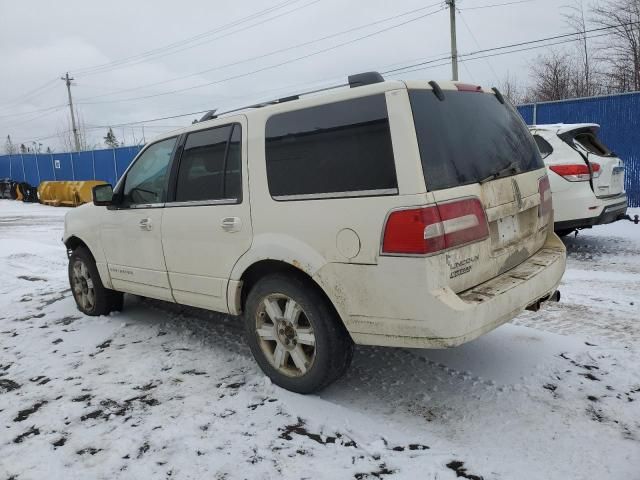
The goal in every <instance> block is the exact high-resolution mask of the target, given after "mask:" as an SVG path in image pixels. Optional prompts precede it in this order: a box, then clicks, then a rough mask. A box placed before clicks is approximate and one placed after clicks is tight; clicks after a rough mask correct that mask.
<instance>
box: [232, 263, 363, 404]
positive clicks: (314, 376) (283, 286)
mask: <svg viewBox="0 0 640 480" xmlns="http://www.w3.org/2000/svg"><path fill="white" fill-rule="evenodd" d="M244 322H245V335H246V339H247V343H248V344H249V347H250V348H251V353H252V354H253V357H254V358H255V359H256V362H258V365H259V366H260V368H261V369H262V370H263V371H264V372H265V373H266V374H267V375H268V376H269V378H271V380H272V381H273V383H275V384H276V385H279V386H281V387H282V388H286V389H287V390H291V391H293V392H297V393H312V392H316V391H318V390H320V389H322V388H324V387H326V386H327V385H329V384H330V383H332V382H334V381H335V380H337V379H338V378H339V377H341V376H342V374H343V373H344V372H345V371H346V369H347V368H348V367H349V365H350V363H351V359H352V357H353V342H352V341H351V337H350V336H349V334H348V332H347V331H346V329H345V328H344V325H343V324H342V322H341V320H340V318H339V317H338V315H337V314H336V312H335V310H334V308H333V306H332V305H331V304H330V303H329V302H328V301H327V299H326V298H325V297H324V296H323V295H322V294H321V293H320V292H319V291H318V290H317V288H316V287H315V286H314V285H312V284H310V282H309V281H308V280H306V279H303V278H301V277H297V276H294V275H284V274H274V275H270V276H268V277H265V278H263V279H261V280H259V281H258V283H257V284H256V285H255V286H254V287H253V288H252V289H251V291H250V292H249V295H248V297H247V301H246V308H245V312H244Z"/></svg>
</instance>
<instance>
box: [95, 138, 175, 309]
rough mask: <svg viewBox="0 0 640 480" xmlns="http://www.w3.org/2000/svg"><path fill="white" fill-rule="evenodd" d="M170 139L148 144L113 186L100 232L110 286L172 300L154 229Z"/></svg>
mask: <svg viewBox="0 0 640 480" xmlns="http://www.w3.org/2000/svg"><path fill="white" fill-rule="evenodd" d="M176 143H177V137H172V138H168V139H165V140H161V141H159V142H156V143H153V144H151V145H149V146H148V147H147V148H146V149H145V150H144V151H143V152H142V153H141V154H140V155H139V156H138V157H137V158H136V160H135V162H134V163H133V164H132V165H131V167H130V168H129V169H128V170H127V172H126V173H125V177H124V178H123V179H122V181H121V182H120V183H119V184H118V186H117V187H116V191H115V195H114V200H115V205H113V206H111V207H109V209H108V210H107V214H106V215H105V221H104V222H103V224H102V227H101V232H100V236H101V243H102V247H103V250H104V254H105V257H106V259H107V264H108V268H109V274H110V276H111V282H112V285H113V288H114V289H115V290H119V291H122V292H128V293H134V294H137V295H142V296H145V297H152V298H158V299H161V300H169V301H173V297H172V296H171V289H170V287H169V280H168V277H167V269H166V265H165V261H164V255H163V252H162V240H161V238H160V232H161V225H162V211H163V207H164V203H165V201H166V197H167V185H168V177H169V170H170V164H171V157H172V155H173V151H174V149H175V145H176Z"/></svg>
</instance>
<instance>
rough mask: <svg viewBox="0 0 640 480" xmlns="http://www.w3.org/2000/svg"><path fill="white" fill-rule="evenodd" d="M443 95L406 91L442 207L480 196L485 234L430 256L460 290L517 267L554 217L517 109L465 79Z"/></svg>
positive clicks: (429, 187) (539, 164)
mask: <svg viewBox="0 0 640 480" xmlns="http://www.w3.org/2000/svg"><path fill="white" fill-rule="evenodd" d="M438 93H439V94H440V96H438V95H436V93H435V91H434V90H431V89H428V88H424V89H410V90H409V97H410V101H411V108H412V111H413V117H414V124H415V128H416V134H417V137H418V145H419V147H420V155H421V159H422V167H423V173H424V177H425V183H426V186H427V190H428V191H430V192H432V193H433V196H434V198H435V201H436V203H437V204H438V206H439V208H440V206H442V205H446V204H448V203H450V202H453V201H459V200H461V199H465V198H472V199H473V198H477V199H479V200H480V202H481V204H482V207H483V208H484V211H485V213H486V218H487V222H488V227H489V232H488V237H487V238H485V239H481V240H479V241H474V242H473V243H469V244H467V245H462V246H457V247H456V248H453V249H449V250H447V251H444V252H442V253H443V255H438V256H436V257H435V258H434V259H432V260H431V261H432V262H435V263H440V264H443V263H445V262H446V266H445V268H444V269H443V270H444V271H445V272H447V274H448V277H449V278H447V279H445V282H446V284H448V285H449V286H450V287H451V288H452V289H453V290H454V291H456V292H459V291H462V290H466V289H468V288H471V287H473V286H475V285H477V284H480V283H482V282H485V281H487V280H489V279H491V278H493V277H495V276H497V275H499V274H501V273H503V272H505V271H507V270H509V269H511V268H513V267H515V266H517V265H519V264H520V263H522V262H523V261H524V260H526V259H527V258H529V257H530V256H532V255H533V254H534V253H536V252H537V251H538V250H539V249H540V248H541V246H542V245H543V244H544V241H545V239H546V237H547V233H548V225H549V223H550V220H551V215H550V208H549V211H548V212H546V213H545V212H543V211H542V205H543V203H544V202H543V201H542V200H543V198H541V185H542V186H543V187H544V189H546V190H548V183H546V182H548V180H547V179H546V176H545V170H544V164H543V162H542V159H541V158H540V153H539V151H538V149H537V148H536V145H535V143H534V140H533V138H532V137H531V135H530V134H529V131H528V129H527V127H526V125H525V124H524V122H523V120H522V119H521V117H520V116H519V115H518V114H517V112H516V111H515V110H514V109H513V107H511V106H510V105H509V104H507V103H504V104H503V103H501V102H500V101H499V99H498V97H497V96H496V95H494V94H493V93H486V92H484V91H482V90H480V89H479V88H475V87H474V88H469V87H468V86H465V85H460V84H458V87H457V89H453V90H451V89H449V90H442V91H440V92H438ZM547 195H549V194H548V193H547ZM549 205H550V203H549ZM541 213H545V215H542V216H541V215H540V214H541Z"/></svg>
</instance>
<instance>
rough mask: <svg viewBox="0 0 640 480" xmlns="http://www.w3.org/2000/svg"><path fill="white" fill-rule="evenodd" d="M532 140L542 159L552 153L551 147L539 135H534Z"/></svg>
mask: <svg viewBox="0 0 640 480" xmlns="http://www.w3.org/2000/svg"><path fill="white" fill-rule="evenodd" d="M533 139H534V140H535V142H536V145H537V146H538V150H540V155H541V156H542V158H543V159H544V158H547V157H548V156H549V155H551V154H552V153H553V147H552V146H551V144H550V143H549V142H547V141H546V140H545V139H544V138H542V137H541V136H540V135H534V136H533Z"/></svg>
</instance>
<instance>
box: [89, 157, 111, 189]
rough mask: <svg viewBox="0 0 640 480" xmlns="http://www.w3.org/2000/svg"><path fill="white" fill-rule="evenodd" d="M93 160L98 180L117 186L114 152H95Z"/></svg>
mask: <svg viewBox="0 0 640 480" xmlns="http://www.w3.org/2000/svg"><path fill="white" fill-rule="evenodd" d="M93 158H94V163H95V168H96V180H102V181H104V182H107V183H110V184H111V185H115V184H116V171H115V163H114V157H113V150H94V151H93Z"/></svg>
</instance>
